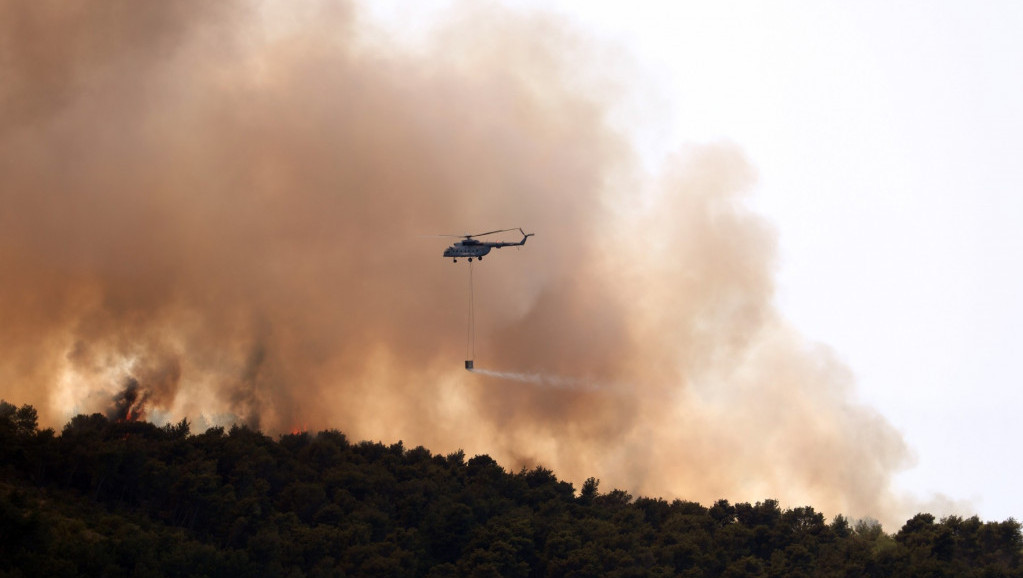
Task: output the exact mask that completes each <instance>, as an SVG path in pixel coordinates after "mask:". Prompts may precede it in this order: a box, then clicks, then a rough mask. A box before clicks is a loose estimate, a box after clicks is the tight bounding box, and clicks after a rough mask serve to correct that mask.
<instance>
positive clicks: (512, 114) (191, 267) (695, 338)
mask: <svg viewBox="0 0 1023 578" xmlns="http://www.w3.org/2000/svg"><path fill="white" fill-rule="evenodd" d="M312 6H313V5H310V4H303V8H302V9H299V8H296V7H294V6H293V5H292V4H290V3H289V4H282V5H273V6H272V7H270V8H266V7H265V6H264V5H263V4H259V3H255V2H253V3H251V5H250V3H244V2H242V3H238V2H235V3H229V2H217V3H209V2H198V1H196V2H190V1H175V2H134V1H129V0H122V1H108V0H105V1H103V2H98V1H97V2H91V1H85V2H75V3H71V4H69V3H66V2H57V1H34V2H5V3H3V4H0V78H3V79H4V80H3V82H2V83H0V174H2V175H3V178H2V179H0V203H2V207H3V210H2V211H0V271H2V276H3V282H2V283H0V319H2V327H0V351H2V352H3V353H2V357H0V384H2V385H0V388H2V389H0V395H2V397H3V398H6V399H8V400H11V401H12V402H16V403H32V404H33V405H35V406H36V407H37V408H38V409H39V410H40V414H41V416H42V418H43V420H44V422H46V423H47V424H48V425H54V426H58V427H59V425H60V424H62V423H63V421H64V420H66V419H67V418H69V417H70V416H71V415H72V414H73V413H74V412H90V411H109V410H110V408H111V407H112V404H113V403H114V400H115V398H116V397H117V396H118V395H119V394H122V395H123V390H124V387H125V384H126V383H131V384H135V386H136V387H137V391H136V390H133V395H136V396H137V397H136V398H135V399H139V400H145V403H146V404H147V409H148V410H149V411H152V412H159V413H160V415H166V416H168V418H169V419H175V420H176V419H180V418H181V417H185V416H187V417H189V418H190V419H192V420H193V421H194V422H196V423H211V422H214V421H216V420H218V419H237V420H240V421H244V422H246V423H249V424H252V425H255V426H259V427H261V428H264V429H265V430H267V431H269V432H282V431H288V430H291V429H294V428H308V429H312V430H315V429H321V428H341V429H343V430H344V431H346V432H347V433H348V434H349V435H350V436H352V437H353V438H356V439H380V440H385V441H396V440H398V439H403V440H405V442H406V444H407V445H418V444H422V445H425V446H427V447H429V448H431V449H432V450H434V451H438V452H450V451H454V450H456V449H459V448H464V449H465V450H466V452H468V453H469V454H470V455H471V454H473V453H489V454H491V455H492V456H493V457H495V458H496V459H498V460H499V461H500V462H501V463H502V464H504V465H505V466H506V467H509V468H518V467H521V466H531V465H533V464H536V463H542V464H544V465H545V466H547V467H550V468H553V469H554V470H555V471H556V472H557V474H558V475H559V476H560V477H562V478H565V479H568V480H570V481H573V482H575V483H577V484H579V483H581V482H582V480H584V479H585V478H587V477H589V476H596V477H598V478H600V479H601V480H602V482H603V487H608V488H611V487H620V488H623V489H628V490H629V491H631V492H633V493H635V494H645V495H658V496H664V497H668V498H672V497H683V498H687V499H694V500H701V501H704V502H708V501H710V500H714V499H717V498H721V497H725V498H729V499H733V500H761V499H764V498H768V497H772V498H778V499H780V500H782V503H783V504H790V505H802V504H810V505H813V506H814V507H817V508H818V509H821V510H823V511H825V512H828V513H837V512H845V513H848V514H852V515H856V516H858V515H865V514H870V515H873V516H875V517H880V518H882V519H885V517H888V516H893V515H901V514H902V512H901V511H899V509H898V508H899V507H900V506H899V503H898V502H899V501H898V500H897V499H896V496H894V495H893V494H892V491H891V481H892V476H893V474H894V473H895V472H896V471H897V470H898V469H899V468H900V467H902V466H904V465H905V464H906V462H907V456H908V452H907V449H906V446H905V444H904V443H903V441H902V439H901V438H900V436H899V435H898V433H897V432H896V431H895V430H894V429H893V428H892V427H891V425H889V424H888V423H887V422H886V421H885V420H884V419H882V418H881V417H880V416H879V415H878V414H877V413H876V412H874V411H873V410H871V409H870V408H868V407H864V406H863V405H861V404H859V403H857V402H856V401H855V395H854V391H853V384H852V380H851V378H850V375H849V372H848V371H847V370H846V368H845V367H843V365H842V364H841V363H840V362H838V361H836V360H835V358H834V356H833V355H832V354H831V353H830V352H829V351H828V350H827V349H826V348H824V347H822V346H819V345H815V344H813V343H810V342H808V341H807V340H805V339H804V338H802V337H800V336H799V335H798V334H796V333H794V332H793V331H792V330H791V329H790V328H789V327H788V326H786V324H785V323H784V321H783V320H781V319H779V317H778V314H777V311H776V310H775V308H774V305H773V293H772V292H773V281H772V276H773V270H774V260H775V233H774V231H773V230H772V229H771V227H770V226H769V225H768V224H767V223H765V222H764V220H763V219H761V218H760V217H758V216H757V215H755V214H753V213H751V212H750V211H749V210H748V209H747V208H746V206H745V205H744V201H743V195H744V194H746V193H747V192H748V191H750V189H751V188H752V187H753V184H754V176H753V174H752V173H753V171H752V169H751V168H750V166H749V164H748V163H747V162H746V160H745V159H744V158H743V157H742V155H741V154H740V153H739V152H738V151H737V150H736V149H735V148H734V147H732V146H729V145H713V146H705V147H700V148H695V149H692V150H685V151H682V152H680V153H679V154H678V155H677V157H676V158H675V159H673V160H672V161H670V162H669V163H667V165H666V166H665V167H664V169H663V171H662V172H661V173H660V174H659V175H658V176H657V177H655V178H651V177H649V176H647V175H646V174H645V173H644V172H643V171H642V170H641V169H640V168H639V166H638V163H637V162H636V157H635V153H634V151H633V150H632V148H631V147H630V145H629V140H628V138H627V135H623V134H620V133H619V132H617V131H616V130H614V129H613V128H611V123H610V122H609V115H610V114H611V111H612V109H613V106H614V101H613V97H612V96H611V95H610V94H608V93H607V92H606V91H605V90H604V89H603V88H602V87H605V88H606V87H607V86H611V85H613V83H607V84H602V83H601V82H599V81H596V80H594V79H599V74H598V73H597V71H598V70H599V65H600V63H599V62H597V61H596V60H597V59H595V58H591V57H590V56H588V55H590V54H593V53H595V51H593V50H591V48H590V47H589V46H588V45H587V43H586V42H585V41H584V40H583V39H581V38H580V37H579V36H577V35H575V34H574V33H572V32H571V31H570V30H569V29H568V28H567V27H566V26H564V25H563V24H562V23H560V22H559V21H557V20H554V19H549V18H545V17H540V16H529V17H525V16H521V15H518V14H516V13H512V12H509V11H507V10H502V9H498V8H495V7H480V6H479V5H475V6H474V7H470V6H462V9H463V10H468V11H470V13H468V14H461V15H460V17H459V18H456V19H453V20H452V22H453V23H452V24H451V25H450V26H448V27H446V28H444V29H443V30H441V31H440V32H438V34H437V37H436V38H435V39H434V42H432V43H431V44H430V45H429V46H428V47H426V48H425V49H422V50H420V51H415V52H402V51H400V50H392V49H388V48H386V46H387V43H386V42H381V41H380V37H379V36H378V35H375V34H374V33H373V30H372V29H370V28H369V27H368V25H367V24H366V23H365V22H364V21H363V20H362V19H360V16H359V10H358V7H357V6H355V5H349V4H346V3H343V2H330V3H326V4H324V5H322V6H319V7H312ZM270 13H272V16H273V18H271V17H270ZM282 15H286V16H287V18H281V16H282ZM280 22H286V24H280ZM505 227H523V228H525V229H526V230H527V231H530V232H535V233H536V237H535V238H533V239H531V240H530V243H529V244H527V245H526V246H525V247H523V248H521V249H514V248H505V249H502V250H500V251H495V252H494V253H492V254H491V255H490V256H488V257H487V258H486V259H485V260H484V261H483V262H482V263H480V264H478V265H476V269H475V274H476V314H477V317H476V328H477V345H478V347H479V359H480V365H481V367H483V368H485V369H487V370H490V371H497V372H501V371H506V372H510V373H512V374H516V375H518V376H519V377H521V379H517V380H508V379H505V378H506V377H507V375H491V374H488V373H486V372H485V371H484V372H476V373H469V372H466V371H464V369H463V354H464V350H465V335H466V332H465V329H466V328H465V322H466V301H467V298H468V296H467V282H466V281H467V277H466V276H467V271H466V268H465V264H464V263H459V264H457V265H455V264H452V263H451V262H450V261H448V260H445V259H442V258H441V257H440V253H441V251H442V250H443V248H444V243H445V241H443V240H436V239H429V238H424V237H423V236H422V235H424V234H429V233H470V232H475V231H479V230H489V229H497V228H505ZM550 376H560V377H557V378H552V377H550ZM607 384H613V387H607V386H606V385H607ZM122 400H123V398H122Z"/></svg>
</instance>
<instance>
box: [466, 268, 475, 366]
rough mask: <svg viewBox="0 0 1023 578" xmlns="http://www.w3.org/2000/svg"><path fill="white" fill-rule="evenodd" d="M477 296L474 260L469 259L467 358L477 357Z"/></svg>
mask: <svg viewBox="0 0 1023 578" xmlns="http://www.w3.org/2000/svg"><path fill="white" fill-rule="evenodd" d="M475 300H476V296H475V291H474V290H473V280H472V260H470V261H469V323H468V327H466V329H465V358H466V359H467V360H469V361H472V360H474V359H476V303H475Z"/></svg>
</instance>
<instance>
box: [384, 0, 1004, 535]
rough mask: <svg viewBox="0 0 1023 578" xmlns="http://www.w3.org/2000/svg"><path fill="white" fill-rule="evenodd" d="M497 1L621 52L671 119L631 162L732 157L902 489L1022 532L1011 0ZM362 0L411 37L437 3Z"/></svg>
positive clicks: (789, 284)
mask: <svg viewBox="0 0 1023 578" xmlns="http://www.w3.org/2000/svg"><path fill="white" fill-rule="evenodd" d="M503 3H505V4H512V5H517V6H521V7H525V8H530V9H539V8H542V9H544V10H553V11H556V12H559V13H562V14H565V15H566V16H567V17H569V18H570V19H571V20H573V21H574V22H576V23H578V25H579V26H580V28H582V29H584V30H587V31H590V32H592V33H593V34H594V35H596V36H597V37H599V38H604V39H606V40H607V41H608V42H611V43H615V44H618V45H620V46H621V47H622V49H623V50H625V51H627V52H629V53H631V54H632V55H633V57H634V58H635V60H636V63H637V66H638V78H641V79H642V81H643V83H644V84H648V86H646V87H644V89H645V90H646V89H649V90H650V91H651V92H652V93H653V95H652V96H651V97H650V103H651V104H652V105H655V106H657V108H658V110H657V114H656V115H655V116H656V118H658V119H663V118H668V119H669V122H668V124H667V125H657V126H653V125H647V126H640V127H639V128H638V129H637V135H638V136H637V138H638V139H639V141H640V142H639V143H638V144H639V146H640V148H641V150H643V151H644V153H645V154H646V155H647V156H648V157H649V159H650V160H651V163H655V162H656V159H658V158H660V157H661V156H662V155H664V154H665V153H667V152H670V151H672V150H675V149H677V148H679V147H680V146H681V145H684V144H691V143H701V142H712V141H720V140H728V141H731V142H733V143H735V144H736V145H738V146H739V147H740V148H742V149H743V150H744V151H745V152H746V155H747V157H748V160H749V161H750V163H751V164H752V165H753V166H754V167H755V168H756V169H757V171H758V173H759V182H758V183H759V184H758V186H757V189H756V191H755V194H754V196H753V205H754V207H755V208H756V209H757V210H758V211H759V212H760V213H761V214H763V215H764V216H765V217H767V218H768V219H769V220H770V221H771V222H772V223H773V224H774V225H775V227H776V228H777V231H778V234H779V244H780V248H779V251H780V269H779V277H778V279H777V281H778V285H779V294H778V297H777V299H778V304H779V306H780V308H781V310H782V312H783V314H784V315H785V316H786V317H787V318H788V320H789V321H790V322H791V323H792V324H793V325H795V326H796V327H797V328H798V329H799V330H800V331H801V332H802V333H803V334H804V335H806V336H807V337H808V338H810V339H813V340H817V341H820V342H822V343H825V344H827V345H829V346H831V347H832V348H833V349H834V351H835V352H836V353H837V355H838V356H839V357H840V358H841V359H843V360H844V361H845V362H846V363H847V364H848V365H849V366H850V368H851V369H852V371H853V372H854V373H855V374H856V376H857V383H858V389H859V394H860V395H861V397H862V399H863V400H864V401H865V402H867V403H869V404H870V405H872V406H874V407H875V408H877V409H878V410H879V411H880V412H881V413H883V414H884V415H885V416H886V417H887V418H888V419H889V421H891V422H892V423H893V424H894V425H895V427H896V428H898V429H899V430H900V431H901V432H902V433H903V435H904V436H905V438H906V441H907V442H908V443H909V444H910V446H911V447H912V448H913V449H914V451H915V452H916V454H917V456H918V464H917V465H916V466H915V467H914V468H913V469H911V470H909V471H907V472H905V473H904V474H902V475H901V476H900V478H899V484H900V487H902V488H904V489H905V490H907V491H909V492H912V493H913V494H915V495H917V496H919V497H921V498H924V499H926V498H928V497H930V496H931V495H932V494H934V493H942V494H945V495H947V496H949V497H951V498H954V499H969V500H973V503H974V507H975V508H976V510H977V513H979V514H980V515H981V517H982V518H985V519H992V520H1002V519H1005V518H1008V517H1010V516H1012V517H1015V518H1017V519H1023V492H1020V491H1019V489H1018V485H1017V484H1018V483H1019V479H1020V478H1021V476H1020V474H1021V472H1023V465H1021V461H1020V460H1019V452H1018V451H1017V439H1018V436H1019V434H1020V433H1021V431H1023V427H1021V425H1020V421H1019V418H1020V415H1019V409H1020V408H1021V406H1023V393H1021V386H1023V368H1021V366H1020V363H1021V362H1023V355H1021V354H1023V339H1021V337H1020V333H1021V332H1023V298H1021V296H1023V273H1021V272H1020V266H1021V265H1023V227H1021V225H1020V223H1021V222H1023V3H1020V2H1016V1H1003V2H995V1H981V2H950V1H926V2H925V1H923V0H917V1H905V2H897V3H896V2H885V1H879V0H870V1H860V2H855V3H850V2H826V1H819V0H817V1H811V0H806V1H782V2H771V3H766V2H758V1H753V0H748V1H710V0H708V1H700V2H696V1H656V0H630V1H629V2H595V1H592V0H590V1H587V0H544V1H540V0H504V2H503ZM369 4H370V5H371V6H372V7H373V11H374V12H375V13H376V14H378V15H380V16H385V17H388V18H392V19H397V20H398V21H400V22H401V26H403V27H404V30H406V31H409V30H413V29H414V28H416V27H417V26H420V25H422V23H423V22H425V21H428V20H429V18H430V16H431V14H441V13H443V11H442V10H441V7H444V6H448V5H449V4H450V2H446V1H444V0H432V1H431V2H423V1H418V2H414V1H412V0H404V1H403V0H374V1H373V2H370V3H369ZM665 114H667V116H666V117H665V116H664V115H665ZM642 116H643V115H642V113H638V114H637V118H638V119H639V120H640V121H642ZM648 120H649V119H648Z"/></svg>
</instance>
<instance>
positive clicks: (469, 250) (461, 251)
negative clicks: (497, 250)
mask: <svg viewBox="0 0 1023 578" xmlns="http://www.w3.org/2000/svg"><path fill="white" fill-rule="evenodd" d="M492 248H493V246H492V245H490V244H489V243H481V242H479V241H476V240H475V239H469V240H468V241H459V242H457V243H455V244H454V245H451V246H450V247H448V248H447V249H444V256H445V257H451V258H455V259H457V258H458V257H469V258H470V259H471V258H473V257H476V258H477V259H482V258H483V256H484V255H486V254H487V253H489V252H490V249H492Z"/></svg>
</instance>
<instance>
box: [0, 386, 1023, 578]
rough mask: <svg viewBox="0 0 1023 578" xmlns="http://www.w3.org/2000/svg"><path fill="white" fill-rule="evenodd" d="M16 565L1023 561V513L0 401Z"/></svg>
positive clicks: (577, 572) (532, 570)
mask: <svg viewBox="0 0 1023 578" xmlns="http://www.w3.org/2000/svg"><path fill="white" fill-rule="evenodd" d="M0 538H2V539H0V577H15V576H18V577H21V576H24V577H29V576H109V577H120V576H124V577H136V576H137V577H149V576H153V577H157V576H196V577H198V576H210V577H212V576H230V577H236V576H260V577H263V576H282V577H301V576H429V577H439V576H522V577H527V576H1023V570H1021V568H1020V560H1021V554H1023V537H1021V532H1020V524H1019V523H1017V522H1016V521H1015V520H1013V519H1009V520H1007V521H1004V522H982V521H980V520H979V519H978V518H977V517H971V518H968V519H963V518H960V517H956V516H950V517H948V518H944V519H941V520H935V518H934V516H932V515H930V514H919V515H917V516H915V517H913V518H912V519H911V520H909V521H907V522H906V524H905V525H904V526H903V527H902V528H901V529H900V530H899V531H898V532H896V533H895V534H892V535H889V534H887V533H885V532H883V531H882V528H881V527H880V526H879V525H878V524H877V523H876V522H872V521H858V522H855V523H851V522H850V521H849V520H848V519H846V518H844V517H842V516H836V517H835V518H834V519H833V520H830V521H828V520H826V519H825V518H824V516H823V515H821V514H820V513H819V512H816V511H814V509H813V508H810V507H802V508H793V509H781V508H780V507H779V505H778V503H777V502H776V501H774V500H764V501H763V502H758V503H756V504H749V503H738V504H731V503H729V502H728V501H726V500H719V501H718V502H716V503H714V504H713V505H711V506H710V507H705V506H703V505H700V504H698V503H695V502H688V501H682V500H675V501H673V502H667V501H665V500H661V499H656V498H643V497H641V498H636V499H634V498H633V497H632V496H631V495H629V494H628V493H627V492H624V491H621V490H613V491H610V492H607V493H602V492H601V491H600V488H599V484H598V482H597V481H596V480H594V479H592V478H591V479H590V480H587V481H586V483H585V484H583V487H582V488H580V490H579V492H576V491H575V489H574V488H573V486H572V485H571V484H569V483H566V482H562V481H559V480H558V479H557V478H556V477H555V475H554V474H553V473H552V472H551V471H550V470H547V469H545V468H542V467H537V468H535V469H532V470H522V471H519V472H507V471H505V470H504V469H503V468H502V467H501V466H500V465H499V464H497V463H496V462H495V461H494V460H493V459H491V458H490V457H488V456H485V455H483V456H476V457H473V458H471V459H468V460H467V459H466V458H465V455H464V454H463V453H462V452H456V453H453V454H450V455H447V456H442V455H434V454H432V453H431V452H430V451H428V450H426V449H425V448H422V447H416V448H411V449H410V448H406V447H404V446H403V445H402V444H401V443H400V442H399V443H397V444H393V445H389V446H388V445H382V444H379V443H368V442H358V443H353V442H351V441H349V440H348V439H347V438H346V437H345V435H344V434H342V433H340V432H338V431H333V430H332V431H323V432H320V433H318V434H315V435H313V434H309V433H300V434H293V435H284V436H281V437H279V438H278V439H277V440H274V439H271V438H270V437H268V436H265V435H263V434H262V433H260V432H258V431H253V430H251V429H248V428H245V427H238V426H235V427H232V428H230V429H229V430H225V429H224V428H211V429H209V430H207V431H205V432H203V433H200V434H197V435H192V434H191V432H190V428H189V424H188V422H187V421H184V420H183V421H181V422H180V423H178V424H171V425H167V426H164V427H157V426H155V425H153V424H151V423H146V422H119V421H111V420H109V419H107V418H106V417H104V416H102V415H100V414H93V415H88V416H86V415H79V416H77V417H75V418H73V419H72V420H71V421H70V422H68V424H67V425H65V426H64V428H63V430H62V431H61V432H60V433H59V434H57V433H56V432H55V431H54V430H52V429H45V430H39V429H38V427H37V418H36V412H35V410H34V409H33V408H32V407H31V406H22V407H20V408H16V407H15V406H13V405H11V404H9V403H6V402H0Z"/></svg>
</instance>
